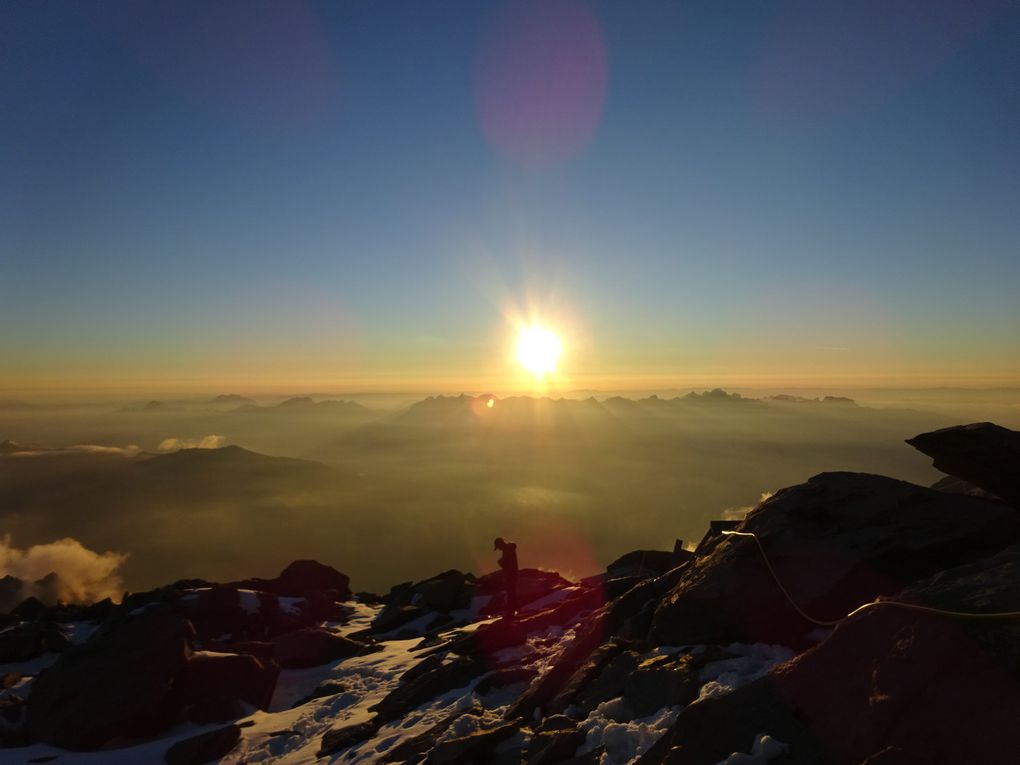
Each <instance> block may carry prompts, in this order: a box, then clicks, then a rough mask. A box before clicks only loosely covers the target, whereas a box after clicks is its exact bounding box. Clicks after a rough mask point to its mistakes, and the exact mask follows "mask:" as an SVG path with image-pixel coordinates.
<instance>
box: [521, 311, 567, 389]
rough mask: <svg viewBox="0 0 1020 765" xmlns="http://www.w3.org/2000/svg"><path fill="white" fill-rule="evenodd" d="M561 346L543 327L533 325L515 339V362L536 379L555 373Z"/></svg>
mask: <svg viewBox="0 0 1020 765" xmlns="http://www.w3.org/2000/svg"><path fill="white" fill-rule="evenodd" d="M562 350H563V344H562V343H561V342H560V339H559V338H558V337H557V336H556V335H555V334H553V333H552V332H550V331H549V330H548V329H546V328H545V327H540V326H538V325H537V324H534V325H532V326H530V327H525V328H524V329H522V330H521V332H520V334H519V335H518V337H517V360H518V361H519V362H520V363H521V366H523V367H524V368H525V369H527V370H528V371H529V372H531V373H532V374H533V375H535V376H536V377H545V376H546V375H550V374H552V373H553V372H555V371H556V362H557V361H559V358H560V352H561V351H562Z"/></svg>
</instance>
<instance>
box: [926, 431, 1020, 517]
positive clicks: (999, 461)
mask: <svg viewBox="0 0 1020 765" xmlns="http://www.w3.org/2000/svg"><path fill="white" fill-rule="evenodd" d="M907 443H908V444H910V445H911V446H913V447H914V448H915V449H917V450H919V451H921V452H923V453H925V454H927V455H928V456H929V457H931V458H932V459H933V460H934V465H935V469H936V470H941V471H942V472H943V473H948V474H949V475H951V476H956V477H957V478H962V479H963V480H964V481H967V482H968V483H970V484H973V485H974V486H977V487H980V488H981V489H984V490H985V491H987V492H989V493H990V494H993V495H995V496H997V497H1000V498H1001V499H1002V500H1004V501H1005V502H1008V503H1009V504H1011V505H1013V507H1016V508H1020V432H1017V431H1015V430H1009V429H1008V428H1003V427H1001V426H999V425H993V424H992V423H990V422H977V423H973V424H971V425H958V426H956V427H952V428H943V429H941V430H933V431H932V432H930V433H922V434H921V435H919V436H914V437H913V438H908V439H907Z"/></svg>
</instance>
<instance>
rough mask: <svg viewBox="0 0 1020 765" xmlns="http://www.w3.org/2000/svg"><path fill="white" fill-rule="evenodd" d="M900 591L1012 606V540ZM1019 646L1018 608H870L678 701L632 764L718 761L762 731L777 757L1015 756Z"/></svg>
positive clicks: (1018, 554)
mask: <svg viewBox="0 0 1020 765" xmlns="http://www.w3.org/2000/svg"><path fill="white" fill-rule="evenodd" d="M902 600H904V601H907V602H911V603H917V604H923V605H927V606H934V607H937V608H943V609H951V610H965V611H980V612H984V613H989V612H998V611H1020V547H1011V548H1009V549H1007V550H1004V551H1003V552H1001V553H1000V554H998V555H996V556H994V557H993V558H991V559H989V560H988V561H983V562H981V563H980V564H969V565H966V566H962V567H959V568H955V569H952V570H949V571H945V572H941V573H939V574H937V575H935V576H934V577H931V578H930V579H927V580H925V581H923V582H921V583H919V584H918V585H916V586H914V587H911V588H909V589H908V590H906V591H905V592H904V593H903V596H902ZM1018 646H1020V620H1018V619H1016V618H1012V619H996V620H983V619H982V620H967V619H958V618H952V617H946V616H941V615H934V614H929V613H919V612H917V611H910V610H906V609H902V608H897V607H894V606H879V607H874V608H870V609H868V610H866V611H863V612H861V613H860V614H859V615H857V616H855V617H853V618H852V619H850V620H848V621H846V622H845V623H843V624H841V625H840V626H839V627H837V628H836V630H835V632H834V633H833V634H832V635H831V636H830V637H829V638H827V639H826V640H825V641H824V642H822V643H821V644H820V645H818V646H817V647H816V648H813V649H812V650H809V651H807V652H806V653H804V654H803V655H801V656H800V657H798V658H796V659H794V660H793V661H790V662H788V663H786V664H784V665H782V666H781V667H779V668H777V669H776V670H775V671H774V672H773V673H771V674H770V675H769V676H767V677H765V678H762V679H761V680H759V681H757V682H755V683H753V684H751V685H748V686H745V687H743V688H740V689H738V690H736V691H734V692H733V693H732V694H730V695H728V696H724V697H722V698H719V699H711V700H708V701H703V702H702V703H700V704H696V705H694V706H691V707H688V708H687V709H685V710H684V711H683V712H682V713H681V714H680V716H679V718H678V719H677V722H676V724H675V725H674V727H673V729H672V730H671V731H670V732H669V733H668V734H667V735H666V736H664V737H663V739H662V740H661V741H660V743H659V745H658V746H657V748H656V751H655V752H651V753H649V755H648V756H646V757H645V758H643V759H642V760H641V763H642V765H651V764H652V763H662V762H667V763H672V764H676V765H680V764H682V763H683V764H686V763H691V764H693V763H704V762H718V761H720V760H722V759H724V758H725V757H726V756H727V755H728V754H729V753H730V752H733V751H734V750H736V751H747V750H750V748H751V746H752V744H753V740H754V739H755V737H756V736H758V735H760V734H762V733H767V734H770V735H771V736H773V737H774V738H776V739H778V740H780V741H782V742H784V743H785V744H787V746H788V747H789V754H788V755H787V757H786V758H785V759H783V762H784V763H787V762H788V763H804V764H805V765H807V764H809V763H810V764H812V765H814V764H815V763H832V764H833V765H844V764H845V765H851V763H854V764H857V763H862V762H875V763H877V762H890V763H962V762H982V763H1007V762H1014V761H1015V756H1016V744H1015V740H1014V736H1013V729H1014V727H1015V724H1016V721H1017V720H1018V719H1020V684H1018V682H1017V674H1016V673H1017V669H1018V657H1020V648H1018ZM882 758H886V759H882Z"/></svg>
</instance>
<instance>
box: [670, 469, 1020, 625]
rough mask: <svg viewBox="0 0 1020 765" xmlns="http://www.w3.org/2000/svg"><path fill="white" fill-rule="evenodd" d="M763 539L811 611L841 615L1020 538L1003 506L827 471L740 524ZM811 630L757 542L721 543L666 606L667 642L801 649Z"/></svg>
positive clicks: (1019, 524) (1017, 521)
mask: <svg viewBox="0 0 1020 765" xmlns="http://www.w3.org/2000/svg"><path fill="white" fill-rule="evenodd" d="M737 529H738V530H740V531H749V532H753V533H755V534H756V535H757V536H758V539H759V540H760V541H761V544H762V546H763V547H764V548H765V550H766V551H767V553H768V558H769V560H770V561H771V563H772V565H773V567H774V568H775V570H776V572H777V574H778V576H779V578H780V579H781V580H782V582H783V583H784V584H785V586H786V587H787V588H788V590H789V591H790V594H791V595H792V597H793V599H794V600H795V601H796V602H797V603H798V604H799V605H800V606H801V608H802V609H804V610H805V611H806V612H807V613H808V614H809V615H811V616H814V617H815V618H818V619H821V620H832V619H837V618H839V617H842V616H843V615H845V614H847V613H849V612H850V611H851V610H852V609H854V608H856V607H857V606H858V605H860V604H862V603H866V602H868V601H870V600H873V599H874V598H875V597H877V596H879V595H890V594H893V593H896V592H898V591H899V590H900V589H902V588H903V587H904V586H905V585H907V584H909V583H911V582H914V581H916V580H917V579H920V578H921V577H924V576H927V575H929V574H932V573H934V572H936V571H938V570H940V569H943V568H947V567H949V566H954V565H957V564H960V563H964V562H967V561H971V560H975V559H977V558H981V557H985V556H988V555H990V554H993V553H995V552H996V551H998V550H1000V549H1002V548H1003V547H1004V546H1006V545H1008V544H1010V543H1011V542H1013V541H1015V540H1017V539H1018V538H1020V518H1018V516H1017V513H1016V512H1015V511H1014V510H1012V509H1011V508H1008V507H1006V506H1004V505H1002V504H999V503H995V502H990V501H987V500H982V499H978V498H974V497H969V496H965V495H952V494H946V493H943V492H939V491H934V490H931V489H926V488H923V487H920V486H914V485H913V484H908V483H904V482H902V481H896V480H893V479H892V478H885V477H883V476H876V475H866V474H860V473H823V474H821V475H817V476H815V477H814V478H812V479H811V480H810V481H808V482H807V483H804V484H801V485H799V486H794V487H792V488H788V489H783V490H782V491H780V492H778V493H776V494H775V495H773V496H772V497H771V498H769V499H768V500H766V501H764V502H762V503H761V504H760V505H759V506H758V507H757V508H755V510H753V511H752V512H751V513H750V514H748V516H747V518H746V519H745V520H744V522H743V523H741V524H740V525H739V526H738V527H737ZM813 626H814V625H812V624H811V623H810V622H808V621H806V620H804V619H803V618H802V617H801V616H799V615H798V614H797V613H796V612H795V611H794V609H793V608H792V607H791V606H790V604H789V602H788V601H787V600H786V598H785V597H784V596H783V594H782V592H781V591H780V590H779V588H778V587H777V586H776V583H775V582H774V581H773V579H772V577H771V575H770V574H769V572H768V569H767V568H766V566H765V563H764V561H763V559H762V556H761V554H760V552H759V550H758V547H757V545H756V544H755V542H754V540H752V539H748V538H745V537H737V536H721V537H718V538H717V539H716V541H715V543H714V545H713V546H711V548H710V549H708V550H706V551H705V552H704V553H703V554H702V555H700V556H699V557H698V558H697V559H696V560H694V561H693V562H692V563H691V564H689V566H688V567H687V568H686V570H685V572H684V574H683V576H682V577H681V578H680V580H679V582H678V583H677V585H676V587H675V588H674V589H673V591H672V592H671V593H670V594H669V596H668V597H666V598H665V599H663V601H662V602H661V603H660V604H659V605H658V607H657V609H656V611H655V617H654V621H653V625H652V632H653V636H654V638H655V639H656V640H657V641H660V642H662V643H665V644H672V645H684V644H697V643H727V642H731V641H746V642H754V641H763V642H779V643H785V644H791V643H799V642H801V641H802V640H803V636H804V634H805V633H807V632H808V631H809V630H811V629H812V627H813Z"/></svg>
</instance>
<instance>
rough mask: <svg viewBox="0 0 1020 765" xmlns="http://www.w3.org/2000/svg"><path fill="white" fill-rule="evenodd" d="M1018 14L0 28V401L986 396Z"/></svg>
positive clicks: (1001, 362)
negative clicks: (19, 395) (626, 390)
mask: <svg viewBox="0 0 1020 765" xmlns="http://www.w3.org/2000/svg"><path fill="white" fill-rule="evenodd" d="M1018 40H1020V6H1018V5H1016V4H1015V3H1009V2H1006V1H995V2H985V1H984V0H975V1H974V2H966V3H961V2H955V3H952V2H937V1H936V2H932V1H929V0H915V1H913V2H890V1H889V0H869V1H867V2H855V3H845V4H844V3H828V2H817V0H805V2H792V3H786V2H780V3H768V2H718V1H714V2H704V3H689V2H627V3H616V2H613V3H593V4H586V3H583V2H580V1H579V0H578V1H577V2H573V1H566V0H564V2H559V0H549V1H548V2H538V3H517V4H509V5H505V4H491V3H480V2H463V3H454V2H443V3H422V2H409V3H398V2H346V3H344V2H324V3H310V4H302V3H298V2H287V3H253V2H247V0H246V1H245V2H217V3H207V2H174V3H167V2H160V3H146V2H130V3H117V2H102V3H82V2H76V3H67V4H65V3H60V2H46V3H39V2H27V1H19V0H9V1H8V2H5V3H3V4H2V5H0V108H2V112H0V393H9V392H18V391H29V390H49V389H56V388H75V387H78V388H102V387H108V388H114V387H117V388H138V389H141V388H146V387H151V388H159V389H166V388H188V387H194V388H196V389H198V388H202V389H205V388H209V387H220V388H231V389H244V390H254V389H259V388H262V389H267V390H268V389H271V388H272V389H275V388H290V389H295V390H298V389H315V390H326V389H336V390H340V389H343V388H344V387H348V388H358V389H366V388H369V389H370V388H373V387H378V388H400V387H405V388H408V389H411V388H422V389H425V388H434V389H436V390H451V391H453V390H459V389H466V390H477V389H479V388H485V389H492V390H496V391H497V392H498V391H499V390H509V389H512V388H514V387H515V386H517V385H520V384H522V383H523V382H524V380H523V378H521V377H520V376H519V375H518V374H517V372H516V371H515V370H514V368H513V367H512V365H511V364H510V362H509V361H508V356H509V355H510V354H509V351H508V348H509V347H510V336H511V334H512V329H511V325H512V323H513V321H514V320H515V318H519V317H522V316H523V317H530V316H539V317H540V318H541V319H542V320H543V321H545V322H547V323H549V324H550V325H551V326H553V327H555V328H556V329H557V330H558V331H560V332H561V333H562V334H563V335H564V343H565V348H566V352H565V357H564V359H563V362H562V365H561V370H562V374H561V377H560V378H559V379H558V380H557V381H555V386H554V387H558V388H560V389H567V388H570V387H597V386H598V385H600V384H605V385H609V384H611V385H613V386H614V387H620V386H621V385H625V384H627V383H628V382H632V383H634V384H635V385H642V386H646V385H649V384H661V385H662V386H663V387H674V386H684V385H688V384H690V385H701V384H735V383H737V382H740V381H745V382H747V383H748V384H760V383H762V382H763V381H776V382H777V384H791V385H792V384H796V383H805V382H811V383H814V382H819V381H823V382H832V383H839V384H846V383H851V382H852V383H859V384H870V383H875V384H880V383H890V384H898V383H904V384H906V383H910V384H941V383H950V382H953V383H958V382H970V383H985V384H1017V383H1020V297H1018V295H1020V286H1018V285H1020V214H1018V212H1020V56H1018V55H1017V50H1018V43H1017V41H1018Z"/></svg>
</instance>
